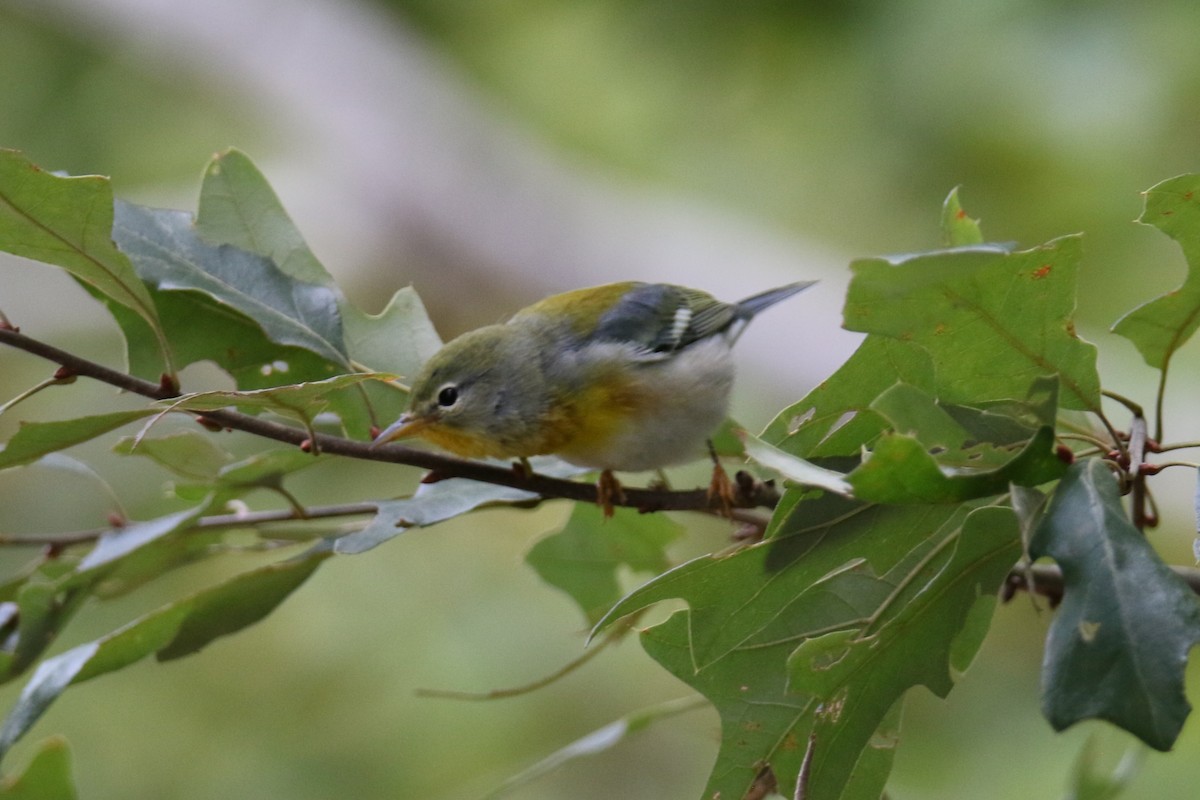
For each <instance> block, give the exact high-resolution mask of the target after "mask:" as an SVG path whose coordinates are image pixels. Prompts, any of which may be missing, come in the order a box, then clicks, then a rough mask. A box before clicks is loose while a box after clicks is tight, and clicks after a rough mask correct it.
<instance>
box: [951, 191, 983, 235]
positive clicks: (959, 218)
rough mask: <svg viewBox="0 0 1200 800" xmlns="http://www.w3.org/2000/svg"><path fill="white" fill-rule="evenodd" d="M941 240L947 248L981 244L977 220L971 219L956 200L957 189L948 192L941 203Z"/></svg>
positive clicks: (980, 233)
mask: <svg viewBox="0 0 1200 800" xmlns="http://www.w3.org/2000/svg"><path fill="white" fill-rule="evenodd" d="M942 239H943V240H944V242H945V245H946V246H947V247H964V246H967V245H973V244H983V231H982V230H980V228H979V220H977V219H971V218H970V217H968V216H967V212H966V211H964V210H963V207H962V203H960V202H959V200H958V187H957V186H956V187H954V188H953V189H951V190H950V194H948V195H946V201H945V202H944V203H942Z"/></svg>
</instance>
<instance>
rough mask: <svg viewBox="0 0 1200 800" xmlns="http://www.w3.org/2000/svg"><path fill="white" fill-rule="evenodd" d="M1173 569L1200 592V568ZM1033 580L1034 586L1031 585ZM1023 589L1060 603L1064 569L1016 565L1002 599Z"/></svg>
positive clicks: (1001, 595)
mask: <svg viewBox="0 0 1200 800" xmlns="http://www.w3.org/2000/svg"><path fill="white" fill-rule="evenodd" d="M1171 571H1172V572H1174V573H1175V574H1176V575H1178V576H1179V577H1180V578H1182V579H1183V581H1184V583H1186V584H1187V585H1188V587H1189V588H1191V590H1192V591H1193V592H1195V593H1196V594H1200V569H1196V568H1194V567H1180V566H1175V565H1171ZM1031 581H1032V584H1033V585H1032V586H1031V585H1030V583H1031ZM1021 591H1024V592H1033V593H1036V594H1040V595H1042V596H1043V597H1045V598H1047V599H1049V600H1050V603H1051V605H1055V606H1056V605H1058V604H1059V603H1060V602H1062V597H1063V575H1062V570H1061V569H1059V568H1058V566H1057V565H1055V564H1033V565H1031V566H1027V567H1022V566H1017V567H1014V568H1013V570H1012V572H1010V573H1009V574H1008V578H1007V579H1005V581H1004V587H1003V588H1002V589H1001V591H1000V599H1001V600H1002V601H1004V602H1008V601H1009V600H1011V599H1012V598H1013V595H1015V594H1016V593H1017V592H1021Z"/></svg>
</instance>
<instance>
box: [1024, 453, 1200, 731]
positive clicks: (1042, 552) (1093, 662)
mask: <svg viewBox="0 0 1200 800" xmlns="http://www.w3.org/2000/svg"><path fill="white" fill-rule="evenodd" d="M1030 555H1032V556H1033V557H1034V558H1038V557H1041V556H1050V557H1051V558H1053V559H1054V560H1055V561H1057V562H1058V565H1059V567H1060V568H1061V569H1062V573H1063V587H1064V596H1063V601H1062V604H1061V605H1060V606H1059V608H1058V611H1057V613H1056V614H1055V617H1054V622H1053V624H1052V625H1051V627H1050V633H1049V635H1048V637H1047V640H1046V655H1045V661H1044V664H1043V668H1042V709H1043V711H1044V712H1045V714H1046V717H1047V719H1049V720H1050V724H1051V725H1053V726H1054V728H1055V730H1063V729H1064V728H1067V727H1069V726H1071V725H1073V724H1074V723H1076V722H1078V721H1079V720H1082V719H1090V718H1099V719H1106V720H1108V721H1109V722H1112V723H1114V724H1116V725H1118V726H1120V727H1121V728H1124V729H1125V730H1127V731H1129V732H1130V733H1132V734H1133V735H1135V736H1137V737H1138V738H1139V739H1141V740H1142V741H1144V742H1145V743H1146V744H1148V745H1150V746H1151V747H1153V748H1155V749H1157V750H1168V749H1170V748H1171V746H1172V745H1173V744H1174V742H1175V739H1176V737H1177V736H1178V735H1179V730H1180V728H1181V727H1182V726H1183V722H1184V720H1185V719H1186V718H1187V715H1188V713H1189V712H1190V711H1191V705H1189V703H1188V701H1187V698H1186V696H1185V695H1184V682H1183V681H1184V667H1185V666H1186V664H1187V656H1188V651H1189V650H1190V649H1191V648H1192V646H1193V645H1194V644H1195V643H1196V642H1197V641H1200V601H1198V600H1197V598H1196V596H1195V594H1194V593H1193V592H1192V591H1191V590H1190V589H1189V588H1188V586H1187V584H1185V583H1184V582H1183V580H1182V579H1181V578H1179V577H1178V576H1177V575H1176V574H1175V573H1174V572H1173V571H1172V570H1171V569H1170V568H1169V567H1167V565H1165V564H1164V563H1163V562H1162V561H1161V560H1160V559H1159V557H1158V555H1157V554H1156V553H1155V552H1154V549H1153V548H1152V547H1150V544H1149V543H1148V542H1147V541H1146V538H1145V537H1144V536H1143V535H1142V534H1141V533H1139V532H1138V530H1137V529H1136V528H1134V527H1133V525H1132V524H1131V523H1130V522H1129V520H1128V519H1127V518H1126V517H1125V513H1124V511H1123V509H1122V507H1121V496H1120V492H1119V490H1118V487H1117V482H1116V480H1115V478H1114V477H1113V475H1112V473H1111V472H1110V471H1109V469H1108V467H1106V466H1105V465H1104V463H1103V462H1102V461H1101V460H1100V459H1096V458H1092V459H1086V460H1084V461H1080V462H1078V463H1076V464H1074V465H1073V466H1072V467H1071V468H1070V469H1069V470H1068V471H1067V473H1066V475H1065V476H1064V477H1063V479H1062V480H1061V481H1060V482H1059V484H1058V488H1057V489H1056V490H1055V492H1054V496H1053V497H1052V498H1051V500H1050V505H1049V507H1048V508H1047V509H1046V512H1045V514H1044V516H1043V517H1042V521H1041V523H1040V525H1039V526H1038V529H1037V532H1036V533H1035V534H1034V538H1033V542H1032V543H1031V545H1030Z"/></svg>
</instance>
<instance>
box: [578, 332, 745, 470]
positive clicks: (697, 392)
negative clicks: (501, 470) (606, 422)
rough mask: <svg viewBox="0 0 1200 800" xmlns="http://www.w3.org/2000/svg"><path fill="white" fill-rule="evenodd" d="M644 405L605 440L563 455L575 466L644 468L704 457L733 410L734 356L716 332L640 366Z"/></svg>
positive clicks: (640, 386)
mask: <svg viewBox="0 0 1200 800" xmlns="http://www.w3.org/2000/svg"><path fill="white" fill-rule="evenodd" d="M637 370H638V378H637V382H636V386H637V391H638V394H639V395H641V396H644V397H645V398H646V402H645V403H639V405H640V406H641V407H642V408H643V409H644V410H643V411H641V412H640V413H639V416H637V417H636V418H633V419H631V420H630V421H629V424H627V425H626V426H625V427H624V429H623V430H619V431H617V432H616V434H615V435H613V436H610V437H608V438H607V439H606V440H605V441H604V442H603V444H597V445H593V446H591V447H589V448H587V449H577V450H575V451H573V452H571V453H563V454H561V455H562V457H563V458H564V459H565V460H566V461H569V462H571V463H573V464H578V465H580V466H585V467H595V468H600V469H612V470H616V471H620V472H641V471H643V470H651V469H658V468H659V467H666V466H670V465H672V464H680V463H683V462H686V461H692V460H695V459H698V458H702V457H703V456H704V455H705V453H706V450H705V441H706V440H707V439H708V437H709V436H711V435H712V433H713V431H715V430H716V429H717V427H718V426H720V424H721V423H722V422H723V421H724V420H725V417H726V416H727V415H728V413H729V396H730V393H731V391H732V389H733V358H732V357H731V355H730V349H729V343H728V342H727V341H725V339H724V337H721V336H716V337H713V338H711V339H709V340H707V341H704V342H698V343H697V344H695V345H693V346H691V347H689V348H687V349H686V350H684V351H683V352H681V353H679V354H677V355H675V356H672V357H670V358H668V359H665V360H663V361H660V362H654V363H649V364H646V365H644V366H639V367H638V368H637Z"/></svg>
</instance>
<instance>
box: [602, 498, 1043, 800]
mask: <svg viewBox="0 0 1200 800" xmlns="http://www.w3.org/2000/svg"><path fill="white" fill-rule="evenodd" d="M790 494H791V493H790ZM792 496H793V498H794V494H793V495H792ZM777 514H779V515H781V516H782V519H780V521H778V522H777V523H776V524H775V526H774V530H773V532H774V534H775V535H774V536H773V538H771V539H767V540H765V541H763V542H761V543H759V544H755V545H752V546H749V547H746V548H743V549H742V550H739V551H737V552H735V553H733V554H722V555H719V556H703V557H701V558H698V559H695V560H693V561H690V562H688V563H686V564H684V565H682V566H680V567H677V568H676V569H674V570H671V571H669V572H667V573H665V574H663V575H661V576H659V577H657V578H655V579H654V580H652V581H650V582H649V583H648V584H646V585H645V586H643V587H641V588H639V589H637V590H636V591H634V592H633V593H631V594H630V595H629V596H628V597H626V598H625V599H624V600H622V601H621V602H620V603H619V604H617V606H615V607H614V608H613V609H612V610H611V611H610V612H609V614H608V615H606V617H605V618H604V619H603V620H602V621H601V622H600V623H599V624H598V625H597V630H599V629H602V628H603V627H604V626H606V625H607V624H609V623H611V622H612V621H613V620H614V619H616V618H618V617H621V616H624V615H626V614H629V613H632V612H633V611H636V610H638V609H640V608H643V607H645V606H647V605H649V604H651V603H655V602H659V601H661V600H666V599H670V598H682V599H683V600H685V601H686V602H687V604H688V610H687V611H686V612H680V613H677V614H675V615H673V616H671V617H670V618H668V620H667V621H666V622H665V623H663V624H661V625H658V626H655V627H653V628H650V629H649V630H647V631H646V632H645V633H644V634H643V637H642V638H643V645H644V646H645V648H646V650H647V652H648V653H649V654H650V655H651V656H652V657H653V658H654V659H655V660H657V661H659V663H661V664H662V665H663V666H664V667H665V668H666V669H667V670H669V671H670V672H671V673H672V674H674V675H675V676H676V677H678V678H679V679H680V680H682V681H684V682H685V683H687V684H688V685H690V686H693V687H694V688H696V689H697V690H698V691H700V692H701V693H702V694H704V695H705V696H706V697H708V698H709V700H710V701H712V703H713V704H714V705H715V706H716V708H717V711H718V713H719V714H720V716H721V723H722V742H721V750H720V752H719V754H718V757H717V763H716V766H715V767H714V769H713V773H712V775H711V776H710V778H709V783H708V786H707V787H706V790H705V795H704V796H705V797H709V796H713V795H714V794H715V793H716V792H720V793H721V796H722V797H742V796H743V794H744V793H745V792H746V790H747V788H748V787H749V786H750V785H751V784H752V782H753V780H754V777H755V775H756V774H757V772H758V770H759V769H760V767H761V765H762V764H763V763H768V764H770V765H771V767H772V768H773V770H774V772H775V775H776V777H777V778H778V780H779V784H780V787H781V790H780V791H781V793H782V794H784V795H785V796H790V794H791V793H792V792H793V791H794V789H795V782H796V775H797V773H798V771H799V768H800V764H801V762H802V760H803V756H804V752H805V750H806V748H807V742H808V737H809V734H810V733H811V732H813V731H816V732H817V734H818V742H817V747H818V749H817V751H816V752H815V753H814V760H813V773H812V775H811V776H810V789H812V791H811V793H810V795H809V796H812V797H819V798H825V797H837V796H838V792H840V791H841V789H840V788H838V789H837V790H836V791H835V790H834V789H832V788H830V787H832V786H834V785H835V784H837V785H838V786H839V787H840V785H842V784H845V782H846V781H847V780H849V773H848V771H849V770H850V769H852V768H853V766H854V764H855V762H856V761H857V760H858V758H859V757H860V754H861V752H862V750H863V748H865V747H867V746H869V744H870V743H871V741H872V737H873V736H874V735H875V734H876V733H877V732H878V731H886V729H887V726H885V721H886V720H887V719H888V715H889V713H891V711H892V708H893V706H894V705H895V702H896V700H897V699H898V698H899V697H900V695H901V694H903V692H904V691H905V690H906V689H907V688H909V687H910V686H912V685H915V684H916V683H924V684H925V685H927V686H929V687H930V688H931V689H932V690H933V691H935V692H937V693H939V694H942V695H944V694H945V693H946V692H947V691H948V690H949V689H950V687H951V685H952V672H951V657H952V656H953V657H954V662H953V665H954V667H955V668H958V667H961V666H962V665H963V662H964V661H965V660H966V659H965V657H964V653H968V654H969V653H970V651H971V649H972V648H971V647H970V646H968V645H963V644H958V645H956V644H955V643H956V641H957V640H958V638H959V636H960V635H963V636H965V637H966V641H967V642H972V643H973V642H977V641H978V640H979V639H980V637H981V633H980V631H979V630H978V627H979V626H982V627H986V625H987V622H988V619H987V617H986V616H985V615H982V614H975V615H972V614H971V613H970V609H971V607H972V605H973V603H974V602H975V599H976V598H977V597H980V596H986V595H990V594H994V593H995V591H996V589H997V588H999V586H1000V583H1001V579H1002V578H1003V576H1004V575H1005V574H1006V573H1007V571H1008V569H1009V567H1010V566H1011V565H1012V563H1013V562H1014V561H1015V560H1016V558H1017V556H1018V555H1019V554H1020V543H1019V538H1018V534H1017V529H1016V523H1015V520H1014V519H1013V516H1012V514H1011V512H1009V511H1008V510H1006V509H1000V508H994V507H985V508H982V509H979V510H977V511H975V512H973V513H969V512H968V510H967V509H963V508H959V507H954V506H890V507H889V506H870V505H864V504H862V503H857V502H854V501H851V500H847V499H845V498H841V497H838V496H836V495H829V494H826V495H822V496H820V497H817V498H815V499H810V500H803V501H802V502H798V503H797V502H794V499H793V500H789V499H788V498H787V497H785V501H784V502H783V503H781V504H780V510H779V512H777ZM964 628H965V629H966V630H967V632H966V633H965V634H963V633H961V632H962V631H963V630H964ZM794 652H796V653H798V655H793V653H794ZM839 659H841V662H839ZM839 663H841V665H840V666H839ZM851 666H853V669H851ZM815 667H819V668H820V672H819V674H816V675H815V677H814V676H813V675H811V674H809V670H810V669H813V668H815ZM789 675H790V684H789ZM835 707H836V708H839V709H840V712H839V715H838V716H837V718H836V719H832V718H828V717H829V716H830V713H831V712H830V709H832V708H835ZM822 714H823V715H825V716H824V717H821V715H822ZM818 722H820V725H819V726H818V725H817V723H818ZM815 787H824V788H822V789H821V790H820V791H817V790H816V788H815Z"/></svg>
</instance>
